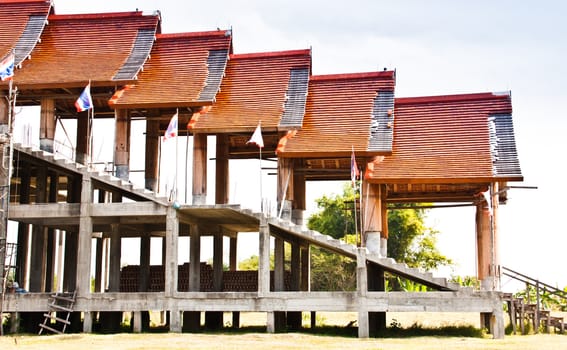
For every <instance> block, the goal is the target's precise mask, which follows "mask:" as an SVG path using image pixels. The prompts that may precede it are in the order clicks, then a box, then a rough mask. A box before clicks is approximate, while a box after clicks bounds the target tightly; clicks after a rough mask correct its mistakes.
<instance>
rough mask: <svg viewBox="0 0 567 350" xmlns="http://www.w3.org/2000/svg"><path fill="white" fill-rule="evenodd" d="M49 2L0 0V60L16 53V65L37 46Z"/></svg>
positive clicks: (44, 0) (48, 9) (47, 12)
mask: <svg viewBox="0 0 567 350" xmlns="http://www.w3.org/2000/svg"><path fill="white" fill-rule="evenodd" d="M50 12H51V1H49V0H0V23H1V25H0V59H2V58H4V57H6V56H7V55H8V54H10V52H12V50H15V51H16V59H15V63H16V65H18V64H20V63H21V62H22V61H23V60H24V59H25V58H27V57H28V56H29V54H30V52H31V50H32V49H33V48H34V47H35V45H36V44H37V42H38V40H39V37H40V35H41V32H42V30H43V27H44V25H45V22H46V19H47V16H48V15H49V13H50Z"/></svg>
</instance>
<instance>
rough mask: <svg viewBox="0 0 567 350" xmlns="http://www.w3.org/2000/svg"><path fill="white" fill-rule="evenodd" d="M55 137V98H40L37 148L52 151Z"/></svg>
mask: <svg viewBox="0 0 567 350" xmlns="http://www.w3.org/2000/svg"><path fill="white" fill-rule="evenodd" d="M54 139H55V100H54V99H52V98H47V97H42V98H41V112H40V119H39V148H40V149H41V150H43V151H47V152H50V153H53V140H54Z"/></svg>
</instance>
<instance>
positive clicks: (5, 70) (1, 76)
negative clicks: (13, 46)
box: [0, 53, 14, 81]
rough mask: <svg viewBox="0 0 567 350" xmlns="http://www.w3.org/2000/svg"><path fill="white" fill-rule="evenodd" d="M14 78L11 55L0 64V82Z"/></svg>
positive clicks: (12, 56) (12, 57)
mask: <svg viewBox="0 0 567 350" xmlns="http://www.w3.org/2000/svg"><path fill="white" fill-rule="evenodd" d="M13 76H14V54H13V53H11V54H9V55H8V56H6V57H5V58H4V59H3V60H2V62H0V80H2V81H4V80H10V79H12V77H13Z"/></svg>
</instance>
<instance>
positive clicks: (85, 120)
mask: <svg viewBox="0 0 567 350" xmlns="http://www.w3.org/2000/svg"><path fill="white" fill-rule="evenodd" d="M88 141H89V117H88V113H87V112H86V111H85V112H81V113H79V114H78V115H77V148H76V149H75V161H76V162H77V163H81V164H87V162H88V160H89V149H88V145H89V142H88Z"/></svg>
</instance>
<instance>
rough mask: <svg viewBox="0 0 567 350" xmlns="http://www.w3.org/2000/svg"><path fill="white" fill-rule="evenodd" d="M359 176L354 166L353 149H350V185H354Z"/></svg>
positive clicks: (356, 167)
mask: <svg viewBox="0 0 567 350" xmlns="http://www.w3.org/2000/svg"><path fill="white" fill-rule="evenodd" d="M359 175H360V171H359V170H358V166H357V165H356V158H355V157H354V147H353V148H352V155H351V156H350V179H351V180H352V185H353V186H355V185H356V178H357V177H358V176H359Z"/></svg>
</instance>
